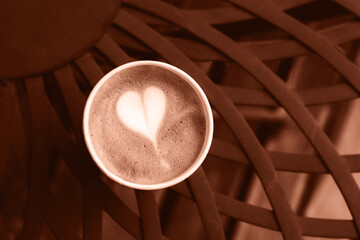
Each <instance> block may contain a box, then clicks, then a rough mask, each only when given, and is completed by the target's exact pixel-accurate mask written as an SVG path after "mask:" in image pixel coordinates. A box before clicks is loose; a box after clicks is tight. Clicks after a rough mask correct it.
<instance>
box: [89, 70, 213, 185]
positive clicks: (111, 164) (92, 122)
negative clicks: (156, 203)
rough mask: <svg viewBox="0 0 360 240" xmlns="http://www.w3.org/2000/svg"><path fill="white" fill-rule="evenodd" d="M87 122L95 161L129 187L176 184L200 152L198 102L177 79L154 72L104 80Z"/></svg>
mask: <svg viewBox="0 0 360 240" xmlns="http://www.w3.org/2000/svg"><path fill="white" fill-rule="evenodd" d="M88 121H89V122H88V131H89V136H90V141H91V143H92V147H93V149H94V151H95V153H96V155H97V156H98V158H99V159H101V161H102V164H103V165H104V167H105V168H106V169H108V170H109V171H110V172H112V173H113V174H115V175H116V176H118V177H119V178H121V179H124V180H126V181H128V182H133V183H137V184H145V185H146V184H157V183H161V182H165V181H168V180H169V179H173V178H176V177H177V176H179V175H180V174H182V173H183V172H185V171H186V170H187V169H189V168H190V167H191V166H192V165H193V164H194V161H195V160H196V159H197V157H198V155H199V154H200V152H201V151H202V149H203V147H204V141H205V132H206V118H205V113H204V107H203V105H202V102H201V100H200V98H199V96H198V95H197V93H196V92H195V91H194V89H193V88H192V87H191V86H190V85H189V83H187V82H186V81H184V79H182V77H181V76H179V75H178V74H176V73H174V72H172V71H170V70H167V69H164V68H161V67H158V66H153V65H145V66H144V65H143V66H133V67H130V68H127V69H124V70H122V71H120V72H117V73H115V74H114V75H113V76H112V77H111V78H109V79H107V82H106V84H104V85H102V86H101V87H100V88H99V89H98V92H97V93H96V96H95V97H94V99H93V102H92V104H91V107H90V110H89V120H88Z"/></svg>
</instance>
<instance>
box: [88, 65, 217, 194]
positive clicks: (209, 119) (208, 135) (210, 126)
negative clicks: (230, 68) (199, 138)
mask: <svg viewBox="0 0 360 240" xmlns="http://www.w3.org/2000/svg"><path fill="white" fill-rule="evenodd" d="M142 65H152V66H157V67H161V68H164V69H167V70H170V71H171V72H173V73H175V74H177V75H178V76H180V77H181V78H182V79H183V80H184V81H186V82H187V83H189V85H190V86H191V87H192V88H193V89H194V90H195V92H196V93H197V95H198V97H199V99H200V100H201V103H202V106H203V110H204V113H205V117H206V132H205V140H204V143H203V146H202V149H201V151H200V153H199V155H198V156H197V158H196V159H194V161H193V164H192V165H191V166H190V167H189V168H188V169H187V170H185V171H184V172H183V173H181V174H180V175H179V176H177V177H175V178H172V179H170V180H167V181H165V182H161V183H156V184H141V183H135V182H130V181H127V180H124V179H122V178H121V177H119V176H118V175H116V174H115V173H113V172H112V171H110V170H109V169H108V168H107V167H105V165H104V163H103V161H102V159H101V158H100V157H99V156H98V154H97V153H96V151H95V150H94V147H93V143H92V142H91V138H90V134H89V113H90V108H91V106H92V102H93V100H94V98H95V97H96V94H97V92H98V91H99V89H100V88H101V86H103V85H104V84H106V82H107V80H108V79H111V78H112V77H113V76H114V75H115V74H116V73H118V72H121V71H123V70H124V69H128V68H131V67H135V66H142ZM213 130H214V123H213V115H212V111H211V107H210V104H209V101H208V99H207V97H206V95H205V93H204V91H203V90H202V89H201V88H200V86H199V85H198V84H197V82H196V81H195V80H194V79H193V78H192V77H190V76H189V75H188V74H187V73H185V72H184V71H182V70H180V69H179V68H177V67H174V66H172V65H170V64H167V63H163V62H158V61H135V62H130V63H126V64H124V65H121V66H119V67H117V68H115V69H113V70H112V71H110V72H109V73H107V74H106V75H105V76H104V77H103V78H102V79H101V80H100V81H99V82H98V83H97V84H96V86H95V87H94V88H93V90H92V91H91V93H90V95H89V97H88V99H87V102H86V105H85V109H84V115H83V132H84V138H85V143H86V145H87V148H88V150H89V152H90V154H91V156H92V158H93V160H94V161H95V163H96V164H97V165H98V167H99V168H100V169H101V170H102V172H104V173H105V174H106V175H107V176H108V177H109V178H111V179H112V180H114V181H115V182H118V183H120V184H122V185H125V186H128V187H131V188H136V189H142V190H154V189H161V188H166V187H170V186H172V185H175V184H177V183H179V182H181V181H183V180H185V179H186V178H188V177H189V176H190V175H191V174H193V173H194V172H195V171H196V170H197V169H198V168H199V167H200V165H201V164H202V162H203V161H204V159H205V157H206V156H207V154H208V151H209V149H210V145H211V142H212V138H213Z"/></svg>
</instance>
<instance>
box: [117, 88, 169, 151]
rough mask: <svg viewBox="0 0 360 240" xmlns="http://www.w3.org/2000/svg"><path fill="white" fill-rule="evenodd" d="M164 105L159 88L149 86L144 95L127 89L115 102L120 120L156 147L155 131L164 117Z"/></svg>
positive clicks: (163, 96) (162, 94)
mask: <svg viewBox="0 0 360 240" xmlns="http://www.w3.org/2000/svg"><path fill="white" fill-rule="evenodd" d="M165 107H166V99H165V95H164V93H163V92H162V90H161V89H159V88H156V87H149V88H147V89H146V90H145V91H144V96H143V97H140V95H139V93H137V92H134V91H128V92H126V93H124V94H123V95H122V96H121V97H120V98H119V100H118V102H117V104H116V111H117V114H118V116H119V118H120V120H121V121H122V122H123V123H124V124H125V125H126V126H127V127H128V128H130V129H132V130H134V131H136V132H139V133H141V134H143V135H144V136H146V137H148V138H149V139H150V140H151V141H152V142H153V143H154V145H155V147H157V143H156V133H157V130H158V128H159V126H160V123H161V121H162V119H163V117H164V113H165Z"/></svg>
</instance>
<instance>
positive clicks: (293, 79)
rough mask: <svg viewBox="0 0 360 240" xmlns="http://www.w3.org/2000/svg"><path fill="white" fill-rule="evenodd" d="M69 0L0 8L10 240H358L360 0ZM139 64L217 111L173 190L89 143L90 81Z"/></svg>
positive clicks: (3, 204)
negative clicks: (114, 175)
mask: <svg viewBox="0 0 360 240" xmlns="http://www.w3.org/2000/svg"><path fill="white" fill-rule="evenodd" d="M25 2H26V3H25ZM60 2H61V1H59V3H54V2H50V1H48V2H46V1H40V0H32V1H28V2H27V1H14V3H12V2H8V1H2V2H1V3H0V13H1V14H0V20H1V21H0V22H1V23H0V126H1V127H0V134H1V135H0V239H26V240H27V239H64V240H68V239H86V240H87V239H94V240H95V239H167V238H169V239H216V240H218V239H225V238H226V239H281V238H285V239H301V238H302V237H304V236H313V237H321V238H360V190H359V182H360V181H359V175H358V173H359V172H360V155H359V153H360V151H359V149H360V146H359V144H358V142H357V140H360V138H359V135H360V134H358V132H359V130H360V125H359V123H358V122H359V121H357V119H358V117H360V115H359V114H357V113H359V110H360V105H359V102H358V101H357V99H358V98H359V93H360V68H359V66H358V65H359V63H360V58H359V56H360V55H359V53H360V51H359V50H360V49H359V43H360V42H359V39H360V30H359V29H360V22H359V19H358V18H359V17H360V4H359V3H358V2H357V1H356V0H346V1H341V0H337V1H310V0H295V1H286V0H272V1H270V0H268V1H261V0H253V1H246V0H229V1H217V0H212V1H191V0H184V1H177V0H171V1H157V0H149V1H141V0H125V1H123V2H122V3H121V4H119V2H117V1H115V0H107V1H84V0H77V1H62V2H61V3H60ZM90 2H91V3H90ZM140 59H152V60H159V61H164V62H168V63H170V64H173V65H175V66H177V67H179V68H181V69H183V70H184V71H185V72H187V73H188V74H189V75H191V76H192V77H193V78H194V79H195V80H196V81H197V82H198V83H199V85H200V86H201V87H202V88H203V89H204V91H205V93H206V94H207V96H208V98H209V101H210V103H211V106H212V108H213V113H214V119H215V134H214V140H213V144H212V147H211V150H210V153H209V155H208V157H207V159H206V160H205V162H204V164H203V165H202V167H201V168H200V169H199V170H198V171H197V172H195V173H194V174H193V175H192V176H191V177H190V178H189V179H187V180H186V181H184V182H182V183H180V184H178V185H175V186H173V187H170V188H168V189H163V190H156V191H139V190H134V189H130V188H127V187H124V186H121V185H118V184H116V183H114V182H113V181H111V180H110V179H108V178H107V177H106V176H104V175H103V174H101V173H100V171H99V170H98V168H97V167H96V166H95V164H94V162H93V161H92V159H91V157H90V155H89V153H88V151H87V149H86V146H85V144H84V140H83V133H82V112H83V107H84V104H85V101H86V98H87V95H88V94H89V92H90V91H91V89H92V87H93V86H94V85H95V84H96V83H97V82H98V81H99V79H100V78H101V77H102V76H103V75H104V74H106V73H107V72H108V71H110V70H111V69H113V68H114V67H116V66H119V65H121V64H123V63H126V62H129V61H133V60H140ZM356 114H357V115H356ZM354 119H355V120H354ZM344 136H345V137H344ZM346 136H352V137H347V138H346ZM344 139H345V140H344ZM349 146H351V147H352V148H351V149H355V150H352V152H351V151H350V152H349V151H345V150H344V149H345V148H346V147H348V149H350V148H349ZM324 179H327V180H326V181H328V182H331V183H329V184H332V185H331V186H332V187H330V188H329V189H331V191H330V190H329V191H327V190H326V189H328V188H327V187H326V186H327V185H326V184H324V182H325V180H324ZM356 181H358V182H356ZM333 192H336V193H334V195H333ZM334 196H335V197H334ZM335 198H338V199H340V200H339V201H340V202H341V204H340V205H335V207H329V208H327V209H325V210H324V211H323V213H325V215H321V214H320V215H316V214H315V213H316V212H317V210H319V209H320V208H321V207H322V206H328V205H327V203H328V202H332V201H334V199H335ZM316 201H317V202H320V204H318V205H316V204H315V202H316ZM329 206H333V205H329ZM332 208H334V209H335V210H336V209H337V210H338V211H337V212H340V215H338V214H337V213H336V211H335V210H334V211H332ZM311 209H312V210H313V211H310V210H311ZM314 212H315V213H314ZM332 213H334V214H333V215H331V214H332ZM342 213H344V214H342ZM309 239H311V238H309Z"/></svg>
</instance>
